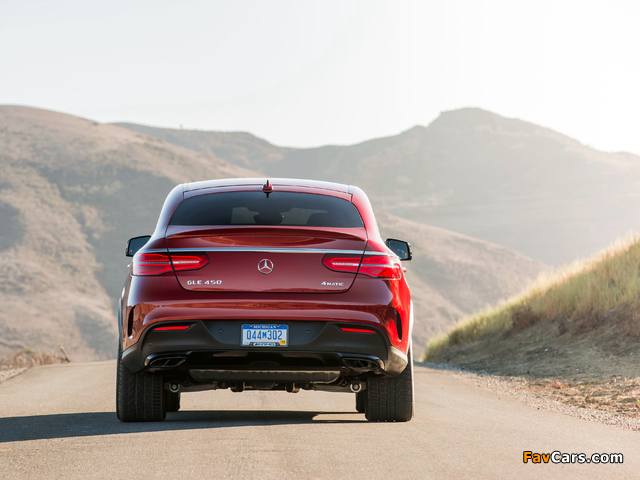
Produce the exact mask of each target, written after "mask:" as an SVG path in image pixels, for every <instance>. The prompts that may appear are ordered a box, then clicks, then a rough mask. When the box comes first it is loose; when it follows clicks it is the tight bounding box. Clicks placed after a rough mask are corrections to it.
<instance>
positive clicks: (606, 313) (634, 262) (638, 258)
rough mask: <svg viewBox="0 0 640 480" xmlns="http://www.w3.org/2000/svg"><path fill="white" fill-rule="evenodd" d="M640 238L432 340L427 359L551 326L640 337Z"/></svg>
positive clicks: (619, 243) (545, 278)
mask: <svg viewBox="0 0 640 480" xmlns="http://www.w3.org/2000/svg"><path fill="white" fill-rule="evenodd" d="M639 266H640V236H639V235H637V234H634V235H628V236H626V237H624V238H620V239H618V240H616V241H615V242H614V243H613V244H612V245H610V246H609V247H608V248H606V249H604V250H602V251H600V252H598V253H597V254H596V255H594V256H593V257H591V258H588V259H586V260H581V261H576V262H574V263H573V264H571V265H569V266H567V267H564V268H562V269H560V270H559V271H557V272H556V273H552V274H542V275H541V276H540V277H539V278H538V279H537V280H536V281H535V282H534V283H533V284H532V285H531V286H529V287H528V288H526V289H525V290H524V291H522V292H521V293H519V294H517V295H515V296H513V297H511V298H510V299H508V300H506V301H504V302H501V303H499V304H498V305H497V306H495V307H491V308H487V309H485V310H482V311H480V312H478V313H476V314H474V315H471V316H470V317H467V318H466V319H462V320H461V321H459V322H458V323H457V325H456V326H455V327H454V328H453V329H452V330H451V331H449V332H448V333H446V334H444V335H441V336H439V337H437V338H435V339H433V340H431V341H430V342H429V343H428V344H427V347H426V352H425V354H424V356H423V357H422V360H423V361H433V360H434V359H437V358H438V357H439V356H441V355H442V354H443V353H444V352H445V351H446V350H447V349H449V348H451V347H453V346H456V345H462V344H467V343H471V342H474V341H475V340H478V339H480V338H482V337H483V336H487V335H492V334H493V335H495V334H504V333H506V334H507V335H510V334H517V333H518V332H522V331H524V330H526V329H528V328H530V327H532V326H535V325H539V324H542V323H546V322H555V323H556V324H557V331H558V334H560V335H562V334H564V333H574V334H579V333H585V332H589V331H592V330H594V329H597V328H599V327H602V326H606V325H611V326H613V325H614V324H615V326H616V327H617V328H619V329H620V330H621V331H622V332H623V333H624V334H626V335H628V336H632V337H640V315H638V310H639V309H638V299H639V298H640V269H639Z"/></svg>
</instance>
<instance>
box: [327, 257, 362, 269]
mask: <svg viewBox="0 0 640 480" xmlns="http://www.w3.org/2000/svg"><path fill="white" fill-rule="evenodd" d="M361 258H362V257H361V256H357V257H336V256H335V255H330V254H327V255H325V256H324V258H323V259H322V263H323V264H324V266H325V267H327V268H328V269H329V270H334V271H336V272H351V273H356V272H357V271H358V268H359V267H360V259H361Z"/></svg>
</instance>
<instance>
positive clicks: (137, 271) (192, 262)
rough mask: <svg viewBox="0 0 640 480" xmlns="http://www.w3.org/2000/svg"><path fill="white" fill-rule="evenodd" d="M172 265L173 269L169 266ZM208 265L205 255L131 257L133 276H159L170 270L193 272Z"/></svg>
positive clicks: (207, 258) (153, 254) (144, 254)
mask: <svg viewBox="0 0 640 480" xmlns="http://www.w3.org/2000/svg"><path fill="white" fill-rule="evenodd" d="M172 263H173V268H172V267H171V264H172ZM207 263H209V257H208V256H207V254H206V253H203V254H193V255H171V258H169V255H167V254H166V253H136V255H135V256H134V257H133V274H134V275H159V274H161V273H165V272H170V271H171V270H172V269H175V270H176V271H180V270H195V269H198V268H202V267H204V266H205V265H206V264H207Z"/></svg>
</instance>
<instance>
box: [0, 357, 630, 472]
mask: <svg viewBox="0 0 640 480" xmlns="http://www.w3.org/2000/svg"><path fill="white" fill-rule="evenodd" d="M114 399H115V362H113V361H109V362H95V363H85V364H73V363H72V364H66V365H48V366H44V367H38V368H34V369H31V370H29V371H27V372H25V373H23V374H21V375H19V376H17V377H14V378H11V379H9V380H7V381H5V382H3V383H0V478H11V479H15V478H29V479H33V478H65V479H69V478H82V479H85V478H108V479H117V478H136V480H137V479H147V478H148V479H162V478H196V479H197V478H260V479H262V478H299V479H307V478H310V479H313V478H323V479H324V478H331V479H334V478H345V479H360V478H362V479H375V478H385V479H388V478H403V479H413V478H419V479H429V478H452V479H453V478H455V479H463V478H488V479H489V478H490V479H493V478H536V479H538V478H567V479H569V478H571V479H573V478H602V479H613V478H615V479H622V478H640V473H639V472H640V432H631V431H625V430H621V429H619V428H617V427H612V426H607V425H603V424H598V423H593V422H588V421H586V420H580V419H577V418H574V417H569V416H565V415H562V414H560V413H557V412H552V411H547V410H538V409H536V408H533V407H529V406H527V405H524V404H522V403H520V402H519V401H517V400H514V399H510V398H504V397H501V396H500V394H497V393H495V392H492V391H487V390H485V389H483V388H481V387H478V386H475V385H473V384H472V383H471V382H468V381H465V380H464V379H461V378H459V377H458V376H457V375H454V374H452V373H450V372H446V371H439V370H430V369H427V368H424V367H417V368H416V402H417V408H416V411H417V412H416V417H415V418H414V420H412V421H411V422H409V423H404V424H403V423H400V424H384V423H379V424H375V423H368V422H366V421H365V419H364V415H361V414H358V413H356V412H355V410H354V396H353V395H352V394H336V393H333V394H332V393H321V392H300V393H297V394H290V393H285V392H244V393H232V392H229V391H226V390H223V391H210V392H198V393H186V394H183V395H182V410H181V411H180V412H177V413H169V414H168V415H167V420H166V421H165V422H162V423H146V424H144V423H138V424H124V423H120V422H119V421H118V420H117V419H116V415H115V405H114ZM525 450H531V451H533V452H538V453H551V452H553V451H555V450H558V451H560V452H563V453H565V452H566V453H586V454H588V455H589V456H590V455H591V454H592V453H622V454H623V455H624V464H622V465H619V464H607V465H603V464H598V465H596V464H586V463H585V464H582V465H580V464H577V463H576V464H567V465H563V464H553V463H551V462H549V463H548V464H536V465H534V464H531V463H528V464H526V465H525V464H524V463H523V461H522V460H523V452H524V451H525Z"/></svg>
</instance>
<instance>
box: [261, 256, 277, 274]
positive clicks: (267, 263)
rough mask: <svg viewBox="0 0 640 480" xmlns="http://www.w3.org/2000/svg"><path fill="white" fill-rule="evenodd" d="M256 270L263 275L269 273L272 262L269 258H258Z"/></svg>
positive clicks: (271, 269)
mask: <svg viewBox="0 0 640 480" xmlns="http://www.w3.org/2000/svg"><path fill="white" fill-rule="evenodd" d="M258 271H259V272H260V273H264V274H265V275H269V274H270V273H271V272H273V262H272V261H271V260H267V259H266V258H265V259H263V260H260V261H259V262H258Z"/></svg>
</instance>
